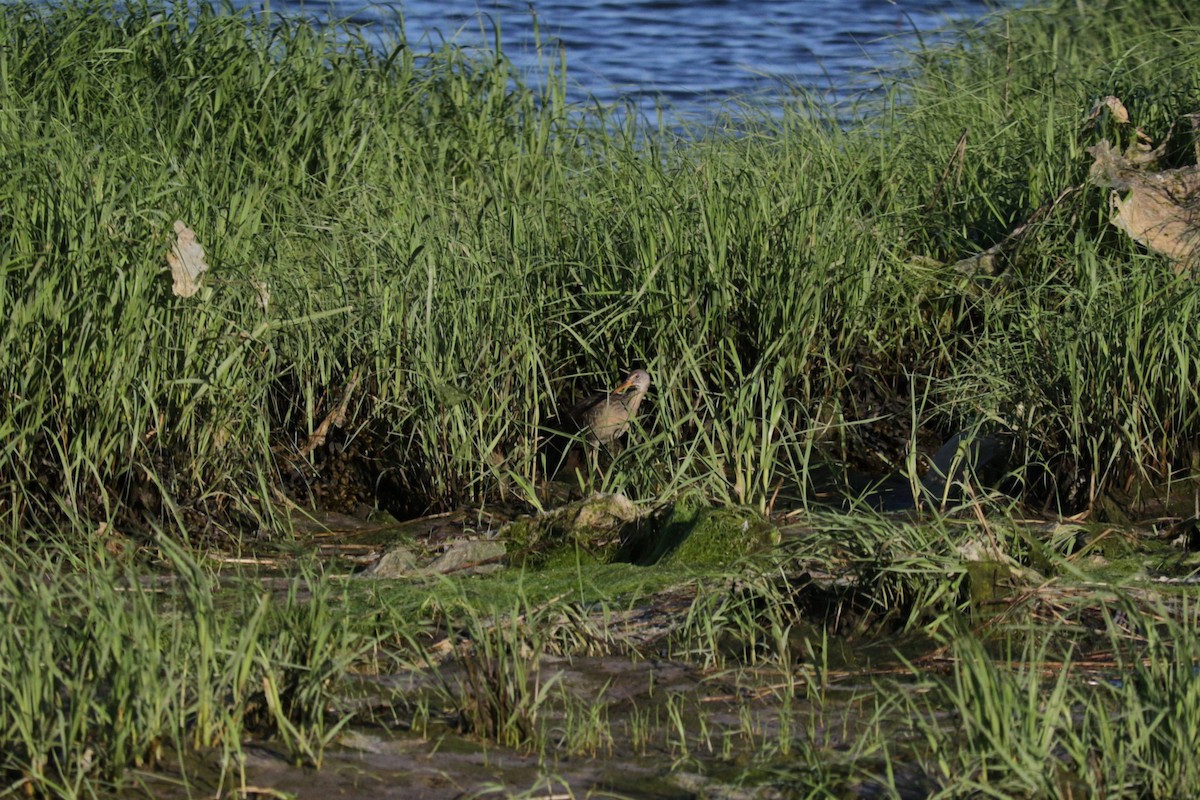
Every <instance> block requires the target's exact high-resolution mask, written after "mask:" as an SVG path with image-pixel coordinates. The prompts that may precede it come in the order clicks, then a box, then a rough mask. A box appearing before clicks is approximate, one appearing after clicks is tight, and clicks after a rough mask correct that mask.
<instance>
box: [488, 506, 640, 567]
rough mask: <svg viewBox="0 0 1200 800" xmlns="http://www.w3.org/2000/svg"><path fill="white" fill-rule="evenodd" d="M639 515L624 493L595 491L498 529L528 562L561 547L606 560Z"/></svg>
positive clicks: (542, 558)
mask: <svg viewBox="0 0 1200 800" xmlns="http://www.w3.org/2000/svg"><path fill="white" fill-rule="evenodd" d="M641 516H642V513H641V512H640V511H639V510H638V508H637V506H635V505H634V504H633V502H632V501H630V499H629V498H628V497H626V496H625V495H622V494H594V495H592V496H591V497H587V498H584V499H583V500H580V501H578V502H575V503H569V504H567V505H565V506H562V507H561V508H556V509H553V510H552V511H548V512H546V513H545V514H542V515H540V516H537V517H523V518H522V519H519V520H516V521H514V522H512V523H510V524H509V525H507V526H505V527H504V528H503V529H501V534H502V535H503V536H504V538H505V539H506V540H507V541H509V542H511V543H512V545H513V547H514V549H516V550H519V551H521V552H522V554H523V560H524V561H527V562H528V561H531V560H532V561H534V562H544V561H546V560H547V559H548V558H549V557H550V555H551V553H552V551H554V550H556V549H558V548H560V547H569V548H570V549H571V550H572V551H575V550H577V549H578V550H582V551H584V552H586V553H589V554H591V555H592V556H594V557H596V558H598V559H600V560H601V561H608V560H609V558H610V557H611V555H612V554H613V553H614V552H615V551H616V549H617V548H618V547H619V545H620V543H621V541H622V540H623V539H624V537H625V536H626V534H627V531H628V530H629V529H630V527H631V526H633V525H636V524H637V522H638V520H639V519H640V518H641Z"/></svg>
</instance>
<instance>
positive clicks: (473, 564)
mask: <svg viewBox="0 0 1200 800" xmlns="http://www.w3.org/2000/svg"><path fill="white" fill-rule="evenodd" d="M507 552H508V550H507V548H506V547H505V546H504V543H503V542H499V541H496V540H493V539H469V540H464V541H458V542H453V543H451V544H450V546H449V547H448V548H446V552H444V553H442V554H441V555H440V556H438V557H437V558H436V559H434V560H433V562H432V563H431V564H429V565H428V566H427V567H425V568H424V569H423V570H421V572H422V573H423V574H426V575H443V574H445V573H448V572H454V573H460V574H461V573H463V572H476V573H478V572H491V571H493V570H497V569H500V568H501V567H502V566H504V565H503V563H502V561H503V560H504V556H505V555H506V554H507Z"/></svg>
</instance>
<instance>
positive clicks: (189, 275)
mask: <svg viewBox="0 0 1200 800" xmlns="http://www.w3.org/2000/svg"><path fill="white" fill-rule="evenodd" d="M175 237H176V241H175V244H173V245H171V252H169V253H167V263H168V264H169V265H170V266H171V277H172V278H173V280H174V283H173V285H172V286H171V291H173V292H174V293H175V296H176V297H191V296H192V295H194V294H195V293H196V292H198V291H200V284H201V283H202V281H203V278H204V273H205V272H207V271H208V263H207V262H206V261H205V260H204V248H203V247H201V246H200V243H199V242H197V241H196V232H195V231H193V230H192V229H191V228H189V227H188V226H187V225H185V224H184V223H183V221H182V220H178V219H177V220H175Z"/></svg>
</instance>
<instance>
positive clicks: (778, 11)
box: [272, 0, 1020, 113]
mask: <svg viewBox="0 0 1200 800" xmlns="http://www.w3.org/2000/svg"><path fill="white" fill-rule="evenodd" d="M1019 2H1020V0H993V2H991V3H990V4H989V3H985V2H982V0H742V1H741V2H738V1H737V0H633V1H632V2H618V1H617V0H600V2H587V1H586V0H538V2H536V3H535V4H532V5H531V4H530V3H527V2H524V0H403V2H401V3H399V4H395V5H390V6H370V5H367V6H364V5H363V4H361V3H355V2H347V1H346V0H342V2H336V1H335V2H334V4H333V12H332V13H334V14H340V15H342V16H344V17H348V18H350V19H352V20H353V21H355V22H357V23H361V24H365V25H368V26H372V25H373V26H380V27H383V26H392V27H393V28H394V26H395V20H396V11H397V9H398V10H399V11H400V13H402V14H403V17H404V21H405V28H406V32H407V37H408V39H409V41H410V42H414V43H416V44H417V45H418V47H420V46H422V44H423V45H424V46H425V47H426V48H428V46H430V45H436V44H439V43H440V42H442V41H443V40H446V41H453V42H456V43H458V44H460V45H465V46H468V47H475V46H481V47H491V45H492V42H493V41H494V29H495V26H497V25H498V26H499V28H500V31H501V34H502V42H503V49H504V51H505V53H506V54H507V55H508V57H509V58H511V59H512V60H513V61H514V62H515V63H516V64H517V66H518V67H520V68H521V69H522V71H524V72H526V73H528V74H531V75H533V76H534V78H535V80H536V76H537V75H539V74H541V70H539V69H538V68H537V54H536V47H535V13H536V26H537V27H539V28H540V33H541V38H542V41H543V42H547V41H558V42H561V43H562V45H563V46H564V47H565V49H566V56H567V74H568V78H569V82H570V89H569V90H570V92H571V94H572V96H573V98H574V99H577V100H578V99H583V98H586V97H595V98H597V99H598V100H600V101H601V102H604V103H610V102H613V101H615V100H618V99H621V98H631V99H633V100H634V101H635V102H636V103H638V104H639V105H640V106H642V107H643V108H645V107H647V106H649V107H653V105H654V103H655V102H657V101H659V100H664V101H666V102H667V103H668V104H670V105H671V106H672V107H673V108H674V109H675V110H676V111H683V112H688V111H693V112H696V111H698V112H700V113H705V110H706V109H709V110H711V109H712V108H713V107H715V106H719V105H720V104H721V102H722V101H724V100H726V99H728V98H731V97H745V96H747V95H752V94H756V93H757V94H762V93H766V94H767V95H770V93H772V92H774V93H776V94H778V93H779V90H780V88H781V87H787V86H800V87H804V88H805V89H808V90H813V91H816V92H818V93H820V94H823V95H825V96H827V97H829V98H832V99H836V98H839V97H844V96H847V95H848V94H851V93H853V92H854V91H856V90H860V89H864V88H866V89H869V88H870V87H871V85H872V80H871V78H870V75H871V73H873V72H876V71H887V70H891V69H895V68H896V67H897V66H898V65H899V64H901V63H902V60H901V56H900V52H901V49H902V48H911V47H914V46H915V45H916V44H917V38H916V37H917V35H918V34H917V33H916V32H920V35H921V36H922V37H923V38H925V39H926V40H928V36H929V34H930V33H931V32H933V31H935V30H938V29H941V28H944V27H946V26H947V25H949V24H960V25H961V24H964V23H972V22H975V21H978V20H980V19H982V18H983V17H985V15H986V14H987V13H988V11H989V6H990V7H991V8H1008V7H1014V6H1016V5H1018V4H1019ZM272 6H273V7H274V8H276V9H284V10H287V9H295V8H298V7H299V6H298V5H289V3H288V2H282V3H280V2H274V3H272ZM307 8H308V10H311V8H312V6H311V4H310V5H309V6H308V7H307ZM532 9H536V12H534V11H533V10H532ZM377 29H378V27H377ZM551 52H552V53H556V52H557V51H556V50H552V51H551Z"/></svg>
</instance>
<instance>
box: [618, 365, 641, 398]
mask: <svg viewBox="0 0 1200 800" xmlns="http://www.w3.org/2000/svg"><path fill="white" fill-rule="evenodd" d="M649 388H650V373H649V372H646V370H644V369H635V370H634V371H633V372H631V373H629V377H627V378H626V379H625V380H624V382H623V383H622V384H621V385H620V386H618V387H617V388H616V389H613V393H614V394H624V393H625V392H628V391H629V390H631V389H632V390H633V391H634V393H635V394H645V393H646V390H647V389H649Z"/></svg>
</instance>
